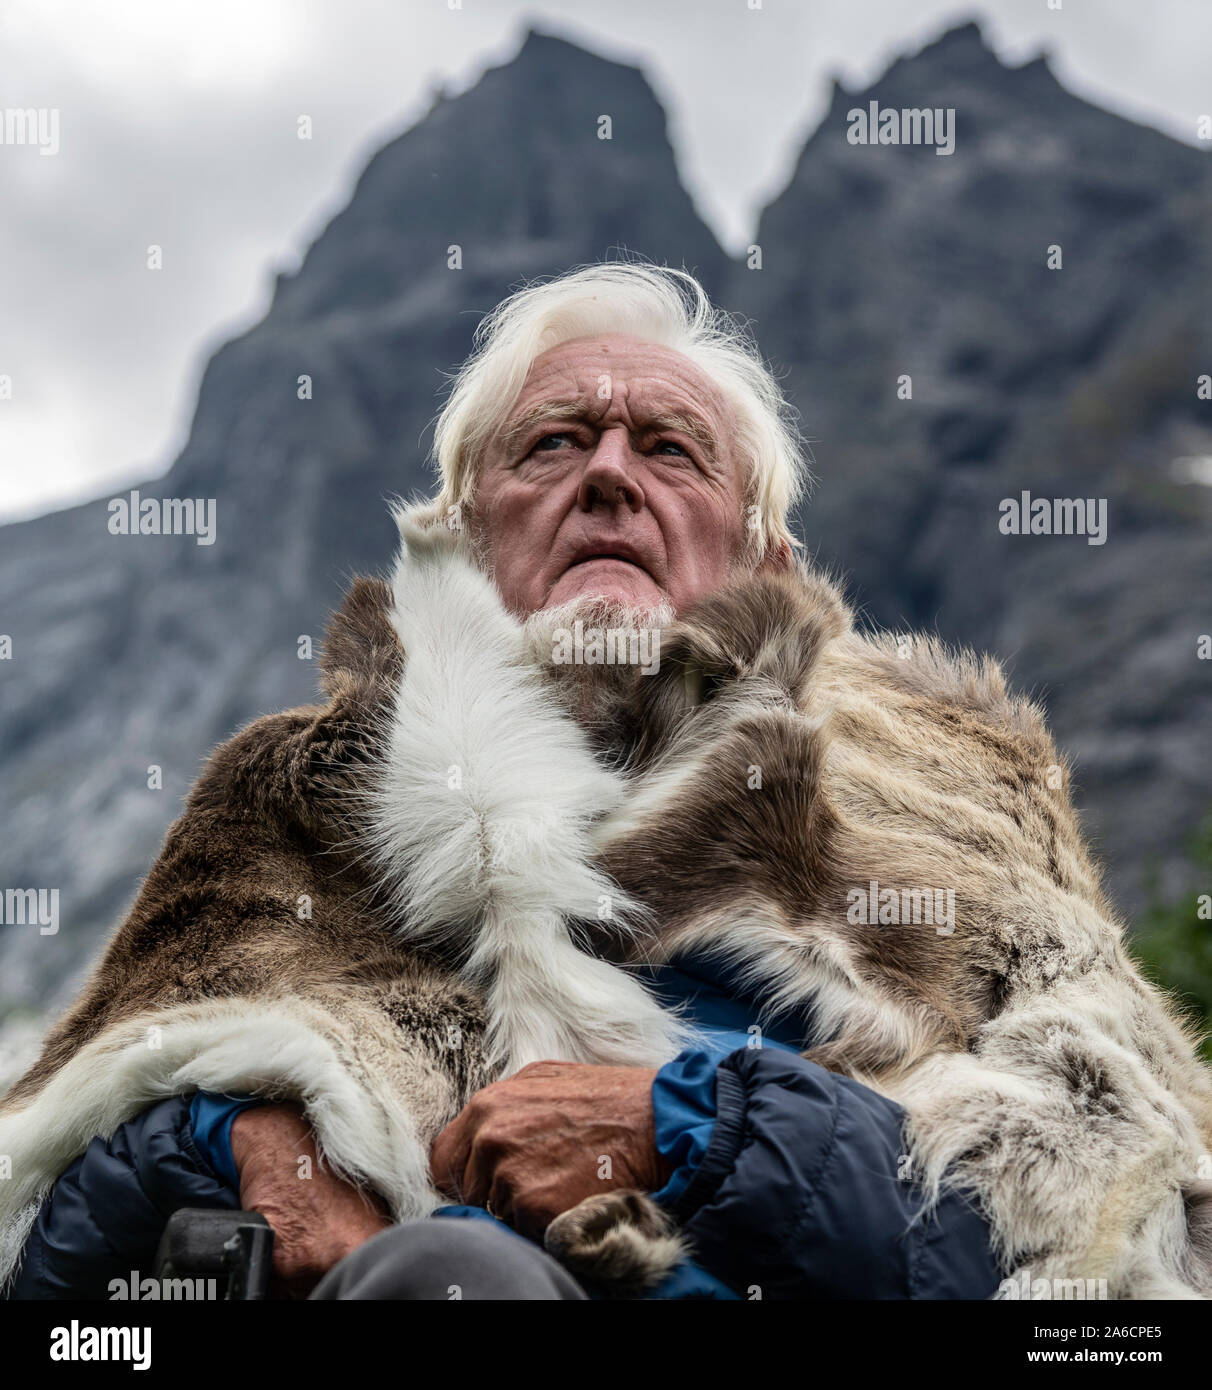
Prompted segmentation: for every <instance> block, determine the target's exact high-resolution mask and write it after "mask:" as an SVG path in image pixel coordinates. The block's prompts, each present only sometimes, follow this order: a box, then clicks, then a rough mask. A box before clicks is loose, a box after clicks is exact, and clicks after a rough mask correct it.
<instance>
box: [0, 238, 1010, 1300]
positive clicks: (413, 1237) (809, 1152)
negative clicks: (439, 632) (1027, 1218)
mask: <svg viewBox="0 0 1212 1390" xmlns="http://www.w3.org/2000/svg"><path fill="white" fill-rule="evenodd" d="M436 453H437V460H438V464H439V467H440V471H441V477H442V488H441V492H440V495H439V496H438V497H437V499H436V500H435V502H434V514H435V515H436V516H440V517H443V518H444V519H447V520H448V521H453V522H455V523H457V524H459V525H461V526H464V527H465V528H466V530H467V532H468V533H469V534H470V536H471V538H472V540H473V542H474V544H475V548H476V551H477V553H478V555H479V556H480V557H481V558H482V561H483V564H484V567H485V568H486V570H487V572H488V573H489V574H490V575H491V577H492V580H493V582H494V583H495V585H496V588H497V590H498V592H499V594H500V596H501V598H502V600H503V601H504V603H505V605H506V606H507V608H508V609H509V610H510V611H511V612H512V613H513V614H515V615H516V616H517V617H519V618H522V619H527V620H531V621H535V620H536V615H537V618H538V619H539V620H541V619H542V618H543V615H545V614H546V615H550V614H551V613H552V612H553V611H558V612H559V613H560V614H561V615H564V616H570V615H573V614H577V613H581V612H592V613H596V614H599V615H600V614H602V613H606V614H609V615H612V616H613V617H614V618H615V619H616V620H618V621H619V622H626V621H630V622H633V623H634V622H637V621H638V622H640V623H645V622H652V621H654V620H655V621H658V622H660V621H668V620H669V619H670V618H671V617H672V616H673V615H676V614H679V613H681V612H683V611H684V610H686V609H687V608H688V607H689V606H690V605H692V604H694V603H695V602H696V601H697V600H699V599H701V598H702V597H704V596H705V595H708V594H711V593H712V592H713V591H715V590H717V589H719V588H720V587H721V586H723V585H724V584H725V583H726V581H728V580H729V578H730V577H731V576H733V575H735V574H737V573H738V572H741V571H744V570H746V569H748V570H753V569H756V568H759V567H771V568H775V569H778V568H781V567H784V566H786V565H787V564H788V562H789V558H790V556H791V552H792V546H793V544H794V541H793V540H792V537H791V536H790V534H789V532H788V529H787V515H788V512H789V509H790V507H791V505H792V504H793V502H794V500H795V498H796V496H797V494H798V492H799V490H800V487H801V477H802V463H801V457H800V452H799V448H798V442H797V437H796V434H795V430H794V427H793V426H792V425H791V423H790V419H789V412H788V409H787V407H786V404H785V402H784V401H783V399H782V397H781V395H780V392H779V390H778V388H777V386H776V384H775V382H774V380H773V378H772V377H771V376H770V375H769V373H768V372H767V370H766V369H765V367H764V366H763V364H762V363H761V360H760V357H759V356H758V355H757V353H756V351H755V350H754V348H753V346H752V344H751V343H750V342H749V341H748V340H747V339H746V338H745V336H744V335H743V334H742V333H740V332H739V331H738V330H737V329H736V328H735V326H734V325H732V324H731V323H730V322H729V321H728V320H727V319H726V318H725V317H724V316H722V315H720V314H718V313H717V312H716V311H715V310H713V309H712V307H711V306H710V304H709V303H708V302H707V300H706V297H705V295H704V294H703V292H702V290H701V289H700V287H699V286H698V285H697V283H696V282H695V281H694V280H693V279H692V278H691V277H689V276H686V275H683V274H680V273H677V272H670V271H663V270H658V269H656V268H652V267H645V266H635V265H609V266H598V267H590V268H587V269H583V270H580V271H577V272H574V273H572V274H569V275H566V276H564V277H561V278H560V279H557V280H555V281H553V282H551V283H548V284H543V285H539V286H532V287H530V288H527V289H525V290H523V291H521V292H519V293H518V294H516V295H514V296H513V297H511V299H509V300H507V301H506V302H505V303H504V304H502V305H501V306H499V307H498V308H497V310H496V311H494V313H493V314H492V315H491V316H490V317H489V319H488V320H487V321H486V322H485V324H484V325H482V326H481V331H480V334H479V335H478V340H477V347H476V351H475V352H474V353H473V355H472V357H471V358H470V359H469V361H468V363H467V364H466V365H465V366H464V368H463V371H462V373H461V374H460V376H459V378H458V379H457V381H456V382H455V385H454V389H453V391H452V393H451V396H450V398H449V401H448V403H447V405H446V407H445V409H444V411H443V413H442V415H441V417H440V419H439V422H438V426H437V431H436ZM590 674H592V675H596V676H600V677H601V678H602V679H605V678H606V677H607V676H608V674H609V673H608V672H607V671H606V669H605V668H596V669H594V670H591V672H590ZM593 708H594V700H593V694H592V690H590V691H589V694H588V696H587V698H586V699H585V701H584V705H583V708H581V710H580V712H581V714H582V717H583V718H584V719H586V720H587V721H590V720H592V717H593ZM648 981H649V984H650V986H651V988H652V990H653V991H654V992H655V993H656V995H657V996H658V997H659V998H660V999H661V1000H662V1001H663V1002H665V1003H667V1004H669V1005H676V1006H679V1007H681V1008H682V1009H683V1010H684V1011H685V1013H686V1016H687V1018H688V1020H689V1021H690V1022H692V1023H693V1024H694V1025H695V1026H696V1027H697V1029H698V1040H697V1041H696V1043H695V1045H694V1046H693V1047H691V1048H688V1049H687V1050H685V1051H683V1052H682V1053H681V1055H680V1056H678V1057H677V1058H676V1059H675V1060H674V1061H672V1062H670V1063H668V1064H667V1065H665V1066H663V1067H661V1068H659V1069H650V1068H632V1067H605V1066H595V1065H587V1064H574V1063H566V1062H558V1061H550V1062H540V1063H537V1064H534V1065H531V1066H528V1067H525V1068H524V1069H523V1070H522V1071H520V1072H519V1073H518V1074H516V1075H514V1076H510V1077H507V1078H506V1079H504V1080H501V1081H498V1082H496V1083H495V1084H493V1085H490V1086H488V1087H487V1088H486V1089H483V1090H481V1091H480V1092H479V1093H478V1094H476V1095H475V1096H474V1098H473V1099H472V1100H471V1102H470V1104H468V1105H467V1106H466V1108H465V1109H464V1110H463V1111H462V1113H460V1114H459V1115H458V1116H457V1117H456V1118H455V1119H454V1120H453V1121H452V1122H451V1123H450V1124H448V1125H447V1127H446V1128H445V1129H444V1130H443V1131H442V1132H441V1133H440V1134H439V1135H438V1137H437V1140H436V1142H434V1144H433V1146H432V1152H431V1165H432V1175H433V1180H434V1183H435V1185H436V1186H437V1187H438V1188H439V1189H441V1190H444V1191H445V1192H447V1193H448V1194H450V1195H451V1196H452V1197H455V1198H457V1199H458V1200H459V1201H460V1202H461V1203H462V1204H463V1205H461V1206H459V1207H454V1208H447V1209H445V1210H444V1211H443V1212H441V1213H439V1215H442V1216H445V1217H452V1216H469V1217H474V1218H475V1219H472V1220H450V1219H441V1220H435V1219H427V1220H423V1221H418V1222H410V1223H406V1224H404V1225H393V1224H392V1222H391V1220H390V1218H389V1217H388V1215H387V1212H386V1209H385V1208H384V1206H383V1205H382V1204H381V1203H379V1202H378V1201H376V1200H375V1199H374V1198H373V1196H368V1195H367V1193H366V1191H365V1189H364V1188H361V1187H356V1186H354V1185H352V1184H350V1183H347V1182H345V1181H344V1180H342V1179H341V1178H339V1177H338V1176H336V1175H335V1174H334V1173H333V1172H331V1171H330V1170H329V1169H328V1168H326V1167H325V1166H323V1165H322V1164H320V1163H316V1164H315V1165H314V1168H313V1177H312V1180H311V1181H309V1182H306V1183H300V1182H299V1181H297V1172H298V1165H299V1163H300V1160H301V1158H312V1159H315V1158H316V1157H317V1153H316V1146H315V1140H314V1137H313V1134H312V1132H311V1129H310V1127H309V1125H308V1123H307V1120H306V1119H305V1117H304V1114H303V1111H302V1110H301V1109H300V1108H299V1107H297V1106H292V1105H283V1104H275V1103H262V1102H260V1101H258V1100H257V1099H256V1098H255V1097H251V1096H245V1097H235V1098H232V1097H226V1096H221V1095H216V1094H209V1093H202V1092H199V1093H195V1094H192V1095H181V1096H179V1097H174V1098H173V1099H171V1100H167V1101H163V1102H161V1103H159V1104H158V1105H156V1106H154V1107H152V1108H151V1109H150V1110H146V1111H144V1112H143V1113H142V1114H141V1115H138V1116H136V1117H134V1118H131V1119H129V1120H127V1121H126V1122H125V1123H124V1124H122V1125H121V1126H120V1127H119V1128H118V1129H117V1131H116V1132H115V1133H114V1134H113V1135H111V1136H109V1137H107V1138H104V1139H100V1138H99V1139H97V1140H95V1141H94V1142H93V1144H92V1145H91V1146H90V1147H89V1149H88V1151H87V1152H86V1153H85V1154H84V1155H83V1157H81V1158H79V1159H77V1160H76V1161H75V1162H74V1163H73V1164H72V1166H71V1167H70V1168H68V1170H67V1171H66V1172H65V1173H64V1175H63V1176H62V1177H61V1178H60V1180H59V1182H58V1184H57V1186H56V1188H55V1190H54V1192H53V1193H52V1194H51V1197H50V1198H48V1199H47V1201H46V1202H45V1203H44V1205H43V1208H42V1210H41V1212H40V1213H39V1216H38V1219H37V1222H36V1223H35V1226H34V1228H33V1232H32V1234H31V1236H30V1238H29V1242H28V1245H27V1250H26V1258H25V1260H24V1263H23V1265H22V1271H21V1274H20V1276H19V1279H18V1282H17V1284H16V1287H15V1290H14V1292H15V1294H16V1296H24V1297H56V1296H65V1295H67V1294H68V1293H70V1292H72V1291H79V1289H80V1288H81V1287H82V1286H87V1287H93V1286H95V1284H96V1278H97V1271H104V1270H106V1269H108V1268H109V1267H110V1266H112V1265H115V1263H117V1264H120V1266H121V1268H122V1270H123V1271H125V1270H126V1269H127V1268H129V1267H131V1265H132V1262H133V1261H135V1260H141V1261H143V1262H144V1264H143V1267H145V1268H146V1260H147V1258H148V1253H147V1252H148V1247H149V1246H150V1247H151V1248H154V1241H155V1237H156V1235H157V1234H158V1229H159V1227H160V1226H161V1225H162V1224H163V1220H164V1218H165V1216H166V1215H167V1213H168V1212H169V1211H170V1210H172V1209H173V1208H174V1207H177V1206H190V1205H212V1206H222V1205H227V1206H235V1205H237V1203H238V1204H239V1205H241V1206H243V1207H245V1208H249V1209H256V1210H259V1211H261V1212H263V1213H265V1214H266V1215H267V1216H268V1217H269V1219H270V1221H271V1223H272V1224H273V1226H274V1228H275V1232H276V1253H275V1272H276V1275H277V1277H278V1279H279V1281H280V1283H281V1286H282V1287H283V1288H285V1289H286V1290H289V1291H290V1292H292V1293H294V1294H296V1295H299V1294H306V1293H308V1292H312V1291H314V1292H312V1296H314V1297H319V1298H421V1299H423V1298H448V1297H456V1296H457V1297H464V1298H496V1297H500V1298H534V1299H544V1298H555V1299H576V1298H583V1297H585V1296H586V1294H585V1292H584V1291H583V1290H582V1288H581V1287H580V1286H579V1285H578V1284H577V1283H576V1281H575V1280H574V1279H573V1278H572V1277H571V1276H570V1275H569V1274H568V1273H567V1272H566V1271H565V1270H564V1269H562V1268H561V1267H560V1266H559V1265H557V1264H556V1263H555V1261H554V1260H552V1259H551V1258H550V1257H549V1256H548V1255H546V1254H545V1253H544V1252H543V1250H542V1249H541V1248H540V1247H539V1245H537V1244H535V1243H534V1241H535V1240H537V1239H541V1237H542V1233H543V1231H544V1229H545V1228H546V1226H547V1225H548V1224H549V1223H550V1222H551V1220H552V1219H553V1218H554V1217H555V1216H557V1215H558V1214H560V1213H561V1212H563V1211H565V1210H567V1209H569V1208H570V1207H572V1206H574V1205H575V1204H576V1203H577V1202H578V1201H580V1200H581V1199H582V1198H584V1197H586V1196H589V1195H592V1194H594V1193H598V1192H601V1191H602V1190H603V1189H604V1188H607V1189H608V1188H611V1187H617V1188H638V1189H640V1190H642V1191H645V1192H649V1193H653V1194H656V1196H657V1200H658V1201H659V1202H660V1203H661V1204H662V1205H663V1206H664V1207H665V1208H666V1209H667V1210H668V1211H669V1212H670V1213H671V1214H672V1215H673V1216H674V1217H675V1218H676V1220H677V1222H678V1223H679V1224H680V1226H681V1228H682V1229H683V1230H684V1231H685V1233H686V1234H687V1236H688V1238H689V1240H690V1243H691V1247H692V1249H693V1250H694V1252H695V1261H694V1262H693V1263H689V1262H685V1263H683V1265H682V1266H681V1267H680V1268H679V1269H678V1270H677V1271H676V1272H675V1275H674V1276H673V1277H672V1278H671V1279H670V1280H668V1281H667V1282H666V1283H665V1284H664V1285H663V1286H662V1287H661V1288H659V1289H658V1290H657V1296H663V1297H710V1298H745V1297H749V1298H756V1297H823V1296H841V1297H871V1298H946V1297H950V1298H985V1297H988V1296H989V1295H990V1294H992V1293H993V1292H994V1290H995V1288H996V1287H997V1283H998V1279H999V1271H998V1268H997V1265H996V1262H995V1260H994V1258H993V1256H992V1254H991V1252H990V1248H989V1245H990V1242H989V1234H988V1230H987V1227H986V1226H985V1223H984V1221H983V1219H982V1218H981V1216H980V1215H978V1214H977V1212H976V1211H975V1210H974V1209H973V1208H972V1207H971V1206H970V1205H969V1204H968V1203H967V1202H966V1201H965V1200H964V1198H963V1197H962V1196H961V1195H959V1194H956V1193H951V1194H949V1195H946V1196H945V1197H944V1198H943V1199H942V1201H941V1203H939V1204H938V1205H937V1206H936V1207H935V1208H934V1209H933V1211H932V1212H931V1214H930V1217H929V1219H928V1220H924V1221H921V1220H915V1216H916V1214H917V1212H918V1210H919V1208H920V1206H921V1198H920V1195H919V1193H918V1192H917V1189H916V1188H915V1187H914V1185H913V1183H912V1182H911V1181H907V1180H906V1177H907V1175H906V1173H905V1171H904V1167H905V1165H904V1163H903V1161H902V1150H903V1148H904V1143H903V1140H902V1134H901V1122H902V1114H901V1112H900V1111H899V1109H898V1107H897V1106H896V1105H894V1104H893V1103H892V1102H890V1101H888V1100H886V1099H885V1098H883V1097H882V1096H879V1095H877V1094H876V1093H875V1092H873V1091H870V1090H868V1089H866V1088H864V1087H862V1086H860V1085H858V1084H857V1083H855V1082H853V1081H851V1080H848V1079H845V1078H843V1077H840V1076H838V1075H835V1074H833V1073H831V1072H828V1071H825V1070H824V1069H822V1068H821V1067H820V1066H817V1065H816V1064H814V1063H812V1062H810V1061H807V1060H804V1059H803V1058H802V1057H801V1056H800V1055H799V1054H800V1052H801V1051H802V1050H804V1049H805V1048H807V1047H809V1046H811V1045H812V1044H813V1042H814V1041H820V1039H814V1038H813V1037H812V1036H811V1030H810V1028H809V1027H808V1025H807V1024H806V1022H805V1019H804V1018H803V1017H802V1016H799V1015H796V1016H787V1015H780V1016H775V1017H770V1016H769V1010H768V1008H767V1001H766V1000H765V999H763V998H761V997H755V996H754V994H753V993H752V992H751V991H750V989H749V988H747V987H746V985H745V983H744V981H743V980H742V979H740V978H737V977H736V976H734V975H732V974H730V973H729V971H728V970H727V969H726V968H724V967H723V966H721V964H720V963H719V962H718V961H709V960H707V959H703V958H694V957H687V958H682V959H677V960H675V961H673V962H670V963H668V964H665V965H662V966H660V967H654V968H652V969H651V970H650V971H649V972H648ZM759 1020H760V1021H761V1023H762V1025H763V1026H762V1027H761V1028H760V1029H759V1028H758V1023H759ZM586 1153H591V1154H594V1155H598V1154H608V1155H609V1156H610V1159H611V1164H610V1172H609V1176H608V1177H603V1175H602V1172H601V1171H600V1168H599V1166H598V1165H590V1164H587V1163H586V1159H585V1155H586ZM502 1218H504V1222H503V1221H502ZM505 1222H507V1223H508V1224H507V1225H506V1224H504V1223H505ZM519 1235H520V1236H521V1237H523V1239H519V1238H518V1237H519ZM527 1237H528V1238H530V1239H525V1238H527Z"/></svg>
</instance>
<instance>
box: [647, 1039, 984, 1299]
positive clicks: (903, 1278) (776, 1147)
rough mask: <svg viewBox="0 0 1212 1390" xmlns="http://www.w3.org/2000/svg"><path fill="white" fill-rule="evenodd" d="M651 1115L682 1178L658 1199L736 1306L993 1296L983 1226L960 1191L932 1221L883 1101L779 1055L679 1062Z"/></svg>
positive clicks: (751, 1052)
mask: <svg viewBox="0 0 1212 1390" xmlns="http://www.w3.org/2000/svg"><path fill="white" fill-rule="evenodd" d="M705 1061H706V1062H709V1063H711V1064H713V1069H714V1087H715V1097H714V1112H715V1113H714V1116H713V1117H712V1116H711V1115H710V1114H708V1113H707V1105H706V1101H705V1093H704V1087H703V1074H704V1063H705ZM654 1110H655V1111H656V1119H657V1136H658V1147H660V1148H661V1149H662V1151H663V1152H665V1154H666V1156H667V1157H669V1158H670V1159H671V1161H673V1162H674V1163H675V1164H676V1165H677V1171H676V1172H675V1175H674V1178H673V1180H671V1183H670V1184H669V1185H668V1186H667V1187H666V1188H665V1189H663V1190H662V1192H661V1193H659V1194H657V1196H658V1200H661V1201H663V1203H664V1204H665V1205H666V1206H667V1208H668V1209H669V1210H670V1211H671V1212H672V1214H673V1215H674V1216H675V1217H676V1218H677V1220H678V1221H679V1222H680V1223H681V1226H682V1230H683V1234H684V1235H685V1236H686V1237H687V1238H688V1239H689V1241H690V1244H691V1247H692V1257H693V1258H694V1260H695V1261H696V1262H697V1263H698V1264H700V1265H701V1266H702V1267H703V1268H704V1269H706V1270H707V1271H709V1272H710V1273H711V1274H712V1275H714V1276H715V1277H717V1278H719V1279H721V1280H723V1281H724V1283H726V1284H727V1285H728V1286H729V1287H731V1288H733V1289H735V1290H736V1291H737V1292H738V1293H739V1294H740V1295H741V1297H751V1298H758V1297H760V1298H775V1299H779V1298H783V1299H787V1298H795V1299H804V1298H814V1299H815V1298H855V1299H942V1298H956V1299H960V1298H968V1299H975V1298H980V1299H983V1298H988V1297H990V1296H991V1295H992V1294H993V1293H994V1292H995V1291H996V1289H997V1285H998V1282H999V1280H1000V1279H1001V1277H1002V1275H1001V1271H1000V1270H999V1269H998V1266H997V1262H996V1260H995V1259H994V1256H993V1253H992V1251H991V1249H990V1237H989V1228H988V1226H987V1224H986V1222H985V1220H984V1218H983V1217H982V1216H981V1215H980V1213H979V1212H978V1211H977V1210H976V1209H975V1207H974V1206H973V1205H972V1203H971V1202H970V1201H969V1200H968V1199H967V1198H966V1197H965V1196H964V1195H963V1194H962V1193H960V1192H955V1191H952V1192H947V1193H945V1194H944V1195H943V1196H942V1197H941V1199H940V1200H939V1202H938V1203H937V1205H936V1206H935V1207H934V1209H933V1211H931V1212H930V1213H929V1214H924V1213H923V1203H922V1197H921V1194H920V1192H919V1191H918V1190H917V1188H916V1187H915V1185H914V1183H913V1182H912V1178H911V1175H910V1174H909V1173H907V1172H906V1167H907V1162H908V1161H907V1159H906V1158H905V1157H904V1152H903V1151H904V1141H903V1136H902V1129H903V1122H904V1111H903V1110H902V1109H901V1108H900V1107H899V1106H898V1105H896V1104H894V1103H893V1102H892V1101H890V1100H888V1099H886V1098H885V1097H883V1096H881V1095H878V1094H877V1093H876V1092H875V1091H872V1090H870V1089H869V1088H867V1087H865V1086H861V1085H859V1084H858V1083H857V1082H855V1081H851V1080H850V1079H849V1078H847V1077H842V1076H838V1075H836V1074H835V1073H833V1072H829V1071H826V1070H825V1069H824V1068H823V1067H820V1066H818V1065H817V1064H816V1063H814V1062H809V1061H806V1060H805V1059H804V1058H802V1057H800V1056H799V1055H798V1054H795V1053H790V1052H787V1051H783V1050H776V1049H773V1048H755V1049H748V1048H744V1049H741V1050H738V1051H735V1052H731V1053H729V1054H728V1055H726V1056H724V1057H723V1058H722V1059H719V1058H718V1057H714V1056H711V1055H710V1054H702V1053H700V1054H697V1055H695V1054H692V1053H684V1054H683V1055H682V1056H681V1057H679V1058H678V1059H677V1060H676V1061H675V1062H672V1063H670V1064H669V1068H667V1069H662V1072H661V1073H659V1074H658V1078H657V1084H656V1085H655V1086H654ZM679 1115H680V1116H681V1117H682V1118H681V1127H680V1129H679V1125H678V1123H675V1121H677V1119H678V1116H679Z"/></svg>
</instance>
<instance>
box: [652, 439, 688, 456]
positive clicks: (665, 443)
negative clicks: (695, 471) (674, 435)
mask: <svg viewBox="0 0 1212 1390" xmlns="http://www.w3.org/2000/svg"><path fill="white" fill-rule="evenodd" d="M656 448H657V450H660V449H676V450H677V451H678V453H679V454H681V455H682V457H683V458H689V457H690V450H689V449H687V448H686V447H685V445H682V444H679V443H678V442H677V440H676V439H661V440H658V441H657V445H656Z"/></svg>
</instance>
